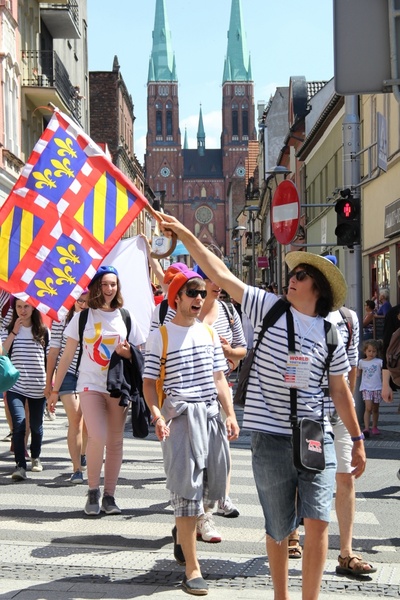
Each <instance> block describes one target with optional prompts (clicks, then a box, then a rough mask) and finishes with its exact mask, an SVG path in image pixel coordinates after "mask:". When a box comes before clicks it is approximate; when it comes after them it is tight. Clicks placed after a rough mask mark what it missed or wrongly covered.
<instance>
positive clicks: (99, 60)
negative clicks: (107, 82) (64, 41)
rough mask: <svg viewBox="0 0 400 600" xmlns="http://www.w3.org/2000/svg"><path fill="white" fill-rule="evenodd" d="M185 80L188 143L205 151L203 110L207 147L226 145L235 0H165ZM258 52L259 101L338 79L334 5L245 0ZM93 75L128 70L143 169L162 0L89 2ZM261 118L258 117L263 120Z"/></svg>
mask: <svg viewBox="0 0 400 600" xmlns="http://www.w3.org/2000/svg"><path fill="white" fill-rule="evenodd" d="M165 1H166V11H167V16H168V22H169V28H170V30H171V35H172V48H173V51H174V53H175V58H176V68H177V76H178V83H179V120H180V127H181V134H182V143H183V139H184V134H185V128H187V135H188V141H189V148H196V147H197V127H198V120H199V110H200V105H201V107H202V112H203V122H204V129H205V133H206V148H207V149H212V148H219V147H220V135H221V127H222V125H221V106H222V76H223V68H224V60H225V56H226V51H227V32H228V29H229V19H230V9H231V0H165ZM241 3H242V13H243V20H244V29H245V32H246V35H247V45H248V49H249V52H250V55H251V65H252V74H253V80H254V101H255V107H256V109H257V104H258V102H261V101H268V99H269V98H270V96H271V94H272V95H273V94H274V92H275V89H276V88H277V87H278V86H288V85H289V79H290V77H291V76H304V77H305V78H306V80H307V81H322V80H325V81H328V80H329V79H331V78H332V77H333V24H332V23H333V8H332V0H241ZM87 4H88V43H89V70H90V71H111V70H112V66H113V60H114V56H115V55H117V56H118V61H119V65H120V72H121V74H122V77H123V79H124V81H125V84H126V86H127V89H128V92H129V93H130V94H131V96H132V100H133V104H134V114H135V117H136V120H135V124H134V131H135V133H134V149H135V154H136V156H137V158H138V160H139V161H140V163H141V164H143V158H144V152H145V143H146V131H147V114H146V104H147V76H148V66H149V57H150V54H151V48H152V31H153V28H154V15H155V6H156V0H140V1H139V0H113V1H112V2H110V1H109V0H87ZM256 116H257V115H256Z"/></svg>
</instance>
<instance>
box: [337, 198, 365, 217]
mask: <svg viewBox="0 0 400 600" xmlns="http://www.w3.org/2000/svg"><path fill="white" fill-rule="evenodd" d="M335 211H336V212H337V214H338V215H339V216H341V217H342V218H345V219H349V220H351V219H355V218H356V217H357V216H358V212H359V204H358V202H357V201H354V199H348V198H343V200H338V202H336V206H335Z"/></svg>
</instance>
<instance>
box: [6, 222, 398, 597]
mask: <svg viewBox="0 0 400 600" xmlns="http://www.w3.org/2000/svg"><path fill="white" fill-rule="evenodd" d="M161 218H162V220H163V221H162V227H163V229H164V231H165V234H166V235H170V234H171V232H174V233H175V234H176V235H177V237H178V238H179V239H180V240H181V241H182V242H183V243H184V245H185V247H186V248H187V249H188V251H189V252H190V255H191V258H192V260H193V261H194V267H193V269H191V268H189V267H188V266H187V265H186V264H185V263H173V264H172V265H171V266H170V267H169V268H168V269H167V270H166V271H165V272H163V270H162V269H161V267H160V264H159V262H158V261H157V260H156V259H154V258H153V257H152V256H151V249H150V245H149V244H148V242H147V251H148V261H149V268H150V270H151V271H152V274H153V275H154V278H156V279H157V280H158V283H157V284H152V287H153V293H154V298H155V302H154V303H155V309H154V313H153V316H152V320H151V328H150V334H149V336H148V337H147V339H144V336H143V334H142V332H141V330H140V327H139V326H138V324H137V321H136V319H135V315H134V314H132V313H130V312H129V311H127V310H126V309H124V307H123V296H122V290H121V282H120V279H119V276H118V272H117V270H116V269H115V267H113V266H102V267H100V268H99V269H98V271H97V272H96V274H95V276H94V277H93V279H92V281H91V282H90V284H89V286H88V289H85V290H83V291H82V293H81V295H80V297H79V298H77V300H76V301H75V302H74V305H73V306H72V308H71V310H70V311H69V313H68V315H67V317H66V319H65V320H64V321H63V322H61V323H58V322H53V323H52V324H51V327H47V326H46V324H45V323H44V322H43V319H42V317H41V314H40V312H39V311H38V310H37V309H35V308H33V307H31V306H30V305H29V304H27V303H25V302H23V301H22V300H19V299H15V300H12V301H11V302H10V297H9V295H8V294H6V293H4V292H1V293H0V309H1V308H4V307H5V306H7V303H8V305H9V306H8V310H7V311H6V312H4V311H3V310H2V317H1V319H2V323H1V351H2V352H4V353H5V352H7V353H8V354H9V356H10V357H11V359H12V361H13V363H14V364H15V366H16V367H17V368H18V370H19V371H20V377H19V379H18V381H17V382H16V383H15V384H14V385H13V387H12V388H11V389H10V390H8V391H7V392H6V393H5V394H4V406H5V408H6V414H7V418H8V423H9V426H10V432H11V435H12V437H11V441H12V450H13V452H14V456H15V463H16V465H15V468H14V470H13V472H12V474H11V477H12V479H13V480H14V481H23V480H25V479H26V478H27V461H28V460H30V462H31V470H32V471H33V472H35V471H42V469H43V465H42V462H41V446H42V439H43V418H44V414H45V410H46V407H47V409H48V411H49V413H50V414H54V412H55V410H56V406H57V402H58V401H59V400H61V402H62V403H63V406H64V409H65V414H66V417H67V420H68V433H67V445H68V450H69V454H70V458H71V463H72V469H71V471H72V472H71V475H70V477H69V482H70V483H71V484H82V483H83V482H84V471H85V470H86V469H87V484H88V493H87V499H86V503H85V506H84V513H85V514H86V515H88V516H97V515H99V513H100V511H102V512H105V513H106V514H108V515H114V514H120V513H121V509H120V508H119V506H118V504H117V502H116V498H115V496H116V489H117V483H118V477H119V473H120V469H121V464H122V460H123V434H124V427H125V422H126V418H127V414H128V410H129V406H128V404H127V403H124V402H122V401H120V402H118V399H116V398H114V397H111V395H110V392H109V386H108V378H109V376H110V372H111V370H112V367H111V368H110V365H111V364H113V363H112V360H113V358H114V357H116V360H120V361H122V364H126V363H129V364H131V363H133V355H134V352H135V351H136V350H138V349H139V350H140V351H141V352H143V354H144V371H143V395H144V399H145V401H146V404H147V407H148V410H149V413H150V414H151V423H152V425H153V426H154V431H155V434H156V436H157V438H158V439H159V440H160V442H162V444H161V448H162V454H163V460H164V469H165V473H166V487H167V489H168V490H169V492H170V503H171V506H172V508H173V512H174V518H175V523H174V524H173V527H172V540H173V552H174V557H175V559H176V560H177V562H178V563H179V564H181V565H183V566H184V567H185V575H184V577H183V581H182V587H183V589H184V590H185V591H186V592H187V593H189V594H193V595H205V594H207V593H208V584H207V582H206V581H205V579H204V578H203V576H202V572H201V566H200V563H199V560H198V557H197V551H196V540H197V539H202V540H203V541H205V542H208V543H216V542H220V541H221V539H222V536H221V535H220V533H219V532H218V530H217V527H216V524H215V522H214V519H213V513H215V512H216V513H217V514H219V515H221V516H223V517H227V518H235V517H239V514H240V507H237V506H235V505H234V504H233V502H232V500H231V498H230V477H231V472H232V468H233V469H234V465H233V464H232V459H231V453H230V446H229V442H230V441H233V440H236V439H237V438H238V436H239V433H240V431H239V425H238V422H237V419H236V415H235V410H234V406H233V399H232V378H231V377H230V375H231V373H232V372H233V371H235V370H237V369H238V368H240V365H241V364H242V362H243V360H244V359H245V357H246V355H247V353H248V351H249V350H250V349H253V347H254V344H255V342H256V341H257V339H258V337H259V334H260V331H261V330H262V331H263V335H262V337H260V341H259V343H258V344H257V346H256V351H254V354H253V356H252V363H251V367H250V370H249V372H248V384H247V392H246V398H245V407H244V417H243V424H242V427H243V428H245V429H246V430H250V431H251V444H252V465H253V473H254V479H255V483H256V488H257V492H258V496H259V501H260V504H261V507H262V510H263V514H264V520H265V531H266V552H267V555H268V560H269V566H270V571H271V577H272V581H273V586H274V591H275V598H276V600H287V598H288V597H289V595H288V594H289V592H288V564H289V560H290V559H293V558H302V559H303V563H302V572H303V577H302V586H303V597H304V598H307V600H317V598H318V595H319V589H320V583H321V579H322V573H323V568H324V564H325V560H326V556H327V550H328V525H329V520H330V511H331V505H332V500H333V496H334V492H335V491H336V503H335V508H336V513H337V518H338V523H339V532H340V554H339V556H338V566H337V568H336V570H337V572H338V573H344V574H348V575H356V576H359V575H369V574H371V573H374V572H375V571H376V568H374V567H373V565H371V564H369V563H368V562H366V561H364V560H363V559H362V557H361V556H360V555H358V554H355V553H354V552H353V549H352V535H353V523H354V517H355V485H354V480H355V479H357V478H358V477H360V476H361V475H362V474H363V472H364V469H365V465H366V455H365V448H364V442H363V440H364V438H367V437H369V436H370V435H379V433H380V431H379V429H378V417H379V404H380V402H381V399H382V397H383V399H384V400H385V401H389V402H390V401H392V400H393V389H392V388H393V386H391V384H390V377H389V376H388V371H387V368H386V363H385V359H384V353H385V344H386V348H387V345H388V340H389V339H390V336H389V329H390V331H391V332H392V331H393V328H394V327H395V326H398V327H400V321H399V320H398V319H397V317H396V319H397V323H396V322H395V314H396V315H397V314H398V312H399V311H398V310H397V313H395V312H394V311H395V309H399V307H394V308H392V307H391V305H390V302H389V297H388V295H384V294H383V293H382V295H381V298H380V302H381V305H380V308H381V309H382V310H384V311H385V313H384V314H385V315H387V316H386V319H385V324H387V327H386V333H385V335H384V340H383V344H379V343H378V342H377V341H376V340H374V339H372V334H373V330H372V329H371V325H372V316H373V315H374V314H375V304H374V302H373V301H372V300H371V301H367V302H366V314H365V316H364V319H363V323H362V336H363V339H364V346H363V351H364V356H363V357H362V358H359V356H358V340H359V334H360V332H359V324H358V319H357V316H356V314H355V313H354V311H348V310H347V311H346V310H345V307H344V306H343V305H344V301H345V297H346V293H347V286H346V282H345V279H344V277H343V275H342V273H341V272H340V270H339V269H338V267H337V264H336V259H335V257H321V256H318V255H316V254H313V253H308V252H291V253H288V254H287V255H286V259H285V260H286V264H287V267H288V270H289V274H288V281H287V287H285V288H284V289H283V290H282V291H283V293H282V294H279V293H278V287H277V286H276V284H275V285H274V284H271V286H268V288H267V287H266V286H261V287H254V286H249V285H247V284H245V283H244V282H242V281H241V280H239V279H238V278H236V277H235V276H234V275H233V274H232V273H231V272H230V271H229V269H228V268H227V267H226V265H225V264H224V263H223V262H222V261H221V260H220V259H219V258H218V257H217V256H216V255H215V254H213V253H212V252H210V251H209V250H208V249H207V248H205V247H204V246H203V245H202V244H201V243H200V241H199V240H198V239H197V238H196V237H195V236H194V235H193V234H192V233H191V232H190V231H189V230H188V229H186V228H185V227H184V226H183V225H182V224H181V223H180V222H179V221H178V220H177V219H175V218H174V217H170V216H167V215H161ZM399 283H400V274H399ZM282 301H284V309H283V310H282V314H280V315H278V316H277V319H276V320H275V321H274V322H271V324H270V325H269V326H268V327H264V322H266V319H267V318H268V315H269V314H270V313H271V312H272V311H273V310H275V309H276V303H277V302H282ZM274 307H275V308H274ZM371 315H372V316H371ZM386 322H387V323H386ZM263 327H264V328H263ZM330 330H334V331H335V332H337V333H336V334H335V336H334V337H333V339H334V343H333V344H332V342H328V332H329V331H330ZM385 336H386V337H385ZM357 378H358V379H357ZM357 381H358V385H359V389H360V391H361V393H362V398H363V401H364V403H365V412H364V418H363V426H362V427H361V428H360V425H359V423H358V420H357V416H356V412H355V407H354V400H353V395H354V392H355V388H356V385H357ZM293 397H295V403H296V410H297V414H294V413H293ZM302 419H306V420H312V421H315V422H317V423H319V424H320V426H321V428H322V431H323V437H322V442H321V448H323V453H324V457H325V468H323V469H321V470H316V471H315V472H310V471H306V470H303V469H301V468H299V467H296V466H295V465H294V461H293V443H294V442H293V440H294V437H293V432H294V427H296V426H298V423H299V421H301V420H302ZM28 435H30V438H31V441H30V444H29V446H27V436H28ZM28 451H29V453H30V454H29V453H28ZM321 452H322V450H321ZM103 462H104V484H103V489H102V490H101V475H102V472H103ZM300 525H302V526H303V527H304V540H303V543H301V538H300V530H299V526H300Z"/></svg>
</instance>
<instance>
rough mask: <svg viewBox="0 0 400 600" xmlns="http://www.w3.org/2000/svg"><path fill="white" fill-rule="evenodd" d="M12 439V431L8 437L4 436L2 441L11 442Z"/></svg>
mask: <svg viewBox="0 0 400 600" xmlns="http://www.w3.org/2000/svg"><path fill="white" fill-rule="evenodd" d="M11 439H12V431H10V432H9V433H7V435H6V437H4V438H3V439H2V440H1V441H2V442H11Z"/></svg>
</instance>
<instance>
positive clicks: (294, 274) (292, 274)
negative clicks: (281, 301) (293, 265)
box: [288, 269, 312, 281]
mask: <svg viewBox="0 0 400 600" xmlns="http://www.w3.org/2000/svg"><path fill="white" fill-rule="evenodd" d="M292 277H295V278H296V280H297V281H304V280H305V278H306V277H312V275H310V274H309V273H307V271H304V269H302V270H301V271H290V273H289V275H288V278H289V279H291V278H292Z"/></svg>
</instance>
